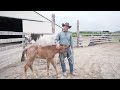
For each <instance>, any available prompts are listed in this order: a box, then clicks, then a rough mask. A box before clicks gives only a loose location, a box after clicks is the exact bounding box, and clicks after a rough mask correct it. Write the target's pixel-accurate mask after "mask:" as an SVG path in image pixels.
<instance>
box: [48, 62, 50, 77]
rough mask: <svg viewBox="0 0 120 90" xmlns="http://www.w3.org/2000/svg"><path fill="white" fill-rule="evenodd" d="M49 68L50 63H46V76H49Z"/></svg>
mask: <svg viewBox="0 0 120 90" xmlns="http://www.w3.org/2000/svg"><path fill="white" fill-rule="evenodd" d="M49 67H50V62H49V61H47V75H48V76H49Z"/></svg>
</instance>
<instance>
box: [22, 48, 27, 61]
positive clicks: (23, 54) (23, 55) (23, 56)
mask: <svg viewBox="0 0 120 90" xmlns="http://www.w3.org/2000/svg"><path fill="white" fill-rule="evenodd" d="M26 51H27V49H25V50H24V51H23V52H22V57H21V62H23V61H25V53H26Z"/></svg>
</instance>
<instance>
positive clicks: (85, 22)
mask: <svg viewBox="0 0 120 90" xmlns="http://www.w3.org/2000/svg"><path fill="white" fill-rule="evenodd" d="M37 12H38V13H40V14H41V15H43V16H45V17H47V18H48V19H50V20H51V14H55V21H56V23H57V24H58V25H60V26H61V24H62V23H65V22H69V23H70V25H72V28H71V29H70V30H71V31H77V20H79V22H80V25H79V27H80V30H81V31H103V30H109V31H119V30H120V11H37Z"/></svg>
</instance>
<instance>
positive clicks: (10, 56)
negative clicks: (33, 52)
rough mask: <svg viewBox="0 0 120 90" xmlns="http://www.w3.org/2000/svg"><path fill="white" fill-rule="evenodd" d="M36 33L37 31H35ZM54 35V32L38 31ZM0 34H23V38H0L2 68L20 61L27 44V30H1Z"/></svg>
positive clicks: (0, 62)
mask: <svg viewBox="0 0 120 90" xmlns="http://www.w3.org/2000/svg"><path fill="white" fill-rule="evenodd" d="M33 34H36V33H33ZM37 34H39V35H52V33H37ZM0 35H1V36H2V35H21V36H22V37H21V38H8V39H0V69H1V68H3V67H5V66H8V65H10V64H12V63H14V62H17V61H20V58H21V55H22V51H23V49H24V47H25V45H26V42H25V35H28V33H25V32H12V31H0Z"/></svg>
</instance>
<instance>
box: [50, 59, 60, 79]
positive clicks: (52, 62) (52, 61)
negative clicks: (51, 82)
mask: <svg viewBox="0 0 120 90" xmlns="http://www.w3.org/2000/svg"><path fill="white" fill-rule="evenodd" d="M50 62H51V64H52V65H53V67H54V69H55V71H56V76H57V77H58V72H57V68H56V65H55V62H54V60H53V59H51V60H50Z"/></svg>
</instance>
